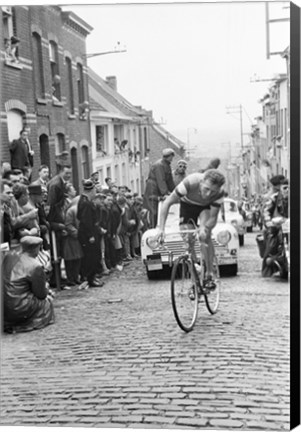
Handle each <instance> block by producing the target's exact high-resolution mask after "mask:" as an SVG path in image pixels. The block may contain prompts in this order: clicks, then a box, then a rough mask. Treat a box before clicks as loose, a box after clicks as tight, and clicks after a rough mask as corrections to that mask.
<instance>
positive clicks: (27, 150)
mask: <svg viewBox="0 0 301 432" xmlns="http://www.w3.org/2000/svg"><path fill="white" fill-rule="evenodd" d="M9 151H10V154H11V168H12V170H14V169H20V170H22V171H23V174H24V175H25V176H26V177H27V178H28V179H29V178H30V176H31V171H32V166H33V155H34V151H33V150H32V149H31V147H30V144H29V141H28V131H27V130H26V129H25V128H24V129H22V130H21V131H20V137H19V139H17V140H13V142H12V143H11V144H10V148H9Z"/></svg>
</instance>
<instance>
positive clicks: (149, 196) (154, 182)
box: [143, 148, 175, 228]
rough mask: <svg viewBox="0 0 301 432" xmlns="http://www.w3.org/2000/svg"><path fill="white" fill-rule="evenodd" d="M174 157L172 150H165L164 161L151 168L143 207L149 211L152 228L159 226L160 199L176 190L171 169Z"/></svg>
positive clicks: (163, 153) (161, 160) (159, 161)
mask: <svg viewBox="0 0 301 432" xmlns="http://www.w3.org/2000/svg"><path fill="white" fill-rule="evenodd" d="M174 155H175V153H174V151H173V150H172V149H170V148H166V149H164V150H163V152H162V156H163V157H162V159H160V160H158V161H157V162H155V163H154V164H153V165H152V166H151V168H150V172H149V175H148V179H147V181H146V187H145V191H144V196H143V198H144V201H143V206H144V208H146V209H148V210H149V213H150V227H151V228H154V227H155V226H156V224H157V217H158V203H159V198H164V197H166V196H167V195H168V194H169V193H170V192H172V191H173V189H174V188H175V184H174V181H173V178H172V171H171V167H170V165H171V162H172V160H173V157H174Z"/></svg>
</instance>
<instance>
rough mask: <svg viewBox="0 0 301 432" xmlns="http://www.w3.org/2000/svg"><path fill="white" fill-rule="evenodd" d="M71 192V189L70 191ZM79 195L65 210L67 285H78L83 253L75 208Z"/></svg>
mask: <svg viewBox="0 0 301 432" xmlns="http://www.w3.org/2000/svg"><path fill="white" fill-rule="evenodd" d="M71 190H72V189H71ZM79 199H80V195H77V196H74V197H73V198H72V200H71V202H70V204H69V205H68V207H67V209H66V216H65V226H66V230H67V233H68V235H67V237H66V238H65V243H64V260H65V269H66V275H67V282H66V283H67V285H68V286H74V285H78V284H80V277H79V274H80V268H81V260H82V257H83V251H82V247H81V244H80V242H79V240H78V227H79V220H78V219H77V207H78V202H79Z"/></svg>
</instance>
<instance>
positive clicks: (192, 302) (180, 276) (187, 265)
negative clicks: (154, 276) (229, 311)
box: [171, 256, 198, 332]
mask: <svg viewBox="0 0 301 432" xmlns="http://www.w3.org/2000/svg"><path fill="white" fill-rule="evenodd" d="M196 277H197V276H196V270H195V267H194V264H193V262H192V261H191V259H190V258H188V257H185V256H182V257H179V258H178V259H177V260H176V261H175V263H174V265H173V268H172V273H171V300H172V308H173V312H174V315H175V318H176V321H177V323H178V325H179V327H180V328H181V329H182V330H184V331H185V332H190V331H191V330H192V329H193V326H194V324H195V322H196V319H197V314H198V292H197V291H198V290H197V284H196Z"/></svg>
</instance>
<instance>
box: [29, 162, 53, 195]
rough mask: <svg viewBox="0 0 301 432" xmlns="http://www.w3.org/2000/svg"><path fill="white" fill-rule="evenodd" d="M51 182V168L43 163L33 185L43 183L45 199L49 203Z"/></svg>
mask: <svg viewBox="0 0 301 432" xmlns="http://www.w3.org/2000/svg"><path fill="white" fill-rule="evenodd" d="M48 182H49V168H48V166H47V165H45V164H43V165H41V166H40V168H39V177H38V178H37V180H35V181H33V182H32V183H31V184H32V185H41V187H42V192H43V201H44V202H45V203H47V198H48V190H47V184H48Z"/></svg>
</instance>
